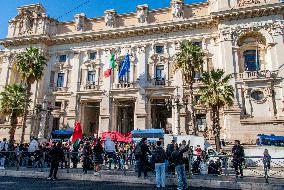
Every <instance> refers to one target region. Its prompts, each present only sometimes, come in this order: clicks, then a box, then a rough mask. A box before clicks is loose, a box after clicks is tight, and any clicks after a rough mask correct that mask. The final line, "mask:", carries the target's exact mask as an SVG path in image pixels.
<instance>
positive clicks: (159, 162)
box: [152, 141, 167, 188]
mask: <svg viewBox="0 0 284 190" xmlns="http://www.w3.org/2000/svg"><path fill="white" fill-rule="evenodd" d="M161 145H162V142H161V141H158V142H157V147H156V149H155V150H154V151H153V155H152V159H153V162H154V163H155V171H156V186H157V188H160V187H165V186H166V182H165V181H166V176H165V172H166V171H165V161H166V158H167V156H166V152H165V150H164V149H163V147H162V146H161Z"/></svg>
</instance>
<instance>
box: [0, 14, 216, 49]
mask: <svg viewBox="0 0 284 190" xmlns="http://www.w3.org/2000/svg"><path fill="white" fill-rule="evenodd" d="M215 24H216V23H215V22H214V21H213V20H211V19H210V16H207V17H203V18H194V19H187V20H179V21H169V22H164V23H158V24H149V25H147V26H134V27H133V26H130V27H124V28H113V29H110V30H107V31H98V32H84V33H80V34H67V35H57V36H47V35H32V36H25V37H13V38H6V39H3V40H0V45H3V46H5V47H7V46H17V45H28V44H37V43H44V44H46V45H60V44H70V43H79V42H88V41H98V40H109V39H118V38H126V37H134V36H141V35H152V34H160V33H169V32H179V31H185V30H192V29H199V28H211V27H213V26H215Z"/></svg>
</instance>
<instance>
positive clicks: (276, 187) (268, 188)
mask: <svg viewBox="0 0 284 190" xmlns="http://www.w3.org/2000/svg"><path fill="white" fill-rule="evenodd" d="M0 176H11V177H29V178H47V177H48V172H38V171H32V172H29V171H13V170H1V171H0ZM58 178H59V179H67V180H68V179H69V180H86V181H105V182H114V181H116V182H122V183H132V184H149V185H151V184H152V185H154V184H155V177H152V178H150V179H143V178H137V177H136V176H124V175H103V176H94V175H92V174H86V175H82V174H74V173H73V174H72V173H65V172H62V171H60V170H59V171H58ZM176 184H177V179H176V177H168V178H167V185H176ZM189 184H190V186H192V187H203V188H204V187H205V188H206V187H208V188H224V189H242V190H283V189H284V184H275V183H274V184H266V183H253V182H241V181H233V180H222V181H221V180H216V179H196V178H195V179H190V180H189Z"/></svg>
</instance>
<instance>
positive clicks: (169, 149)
mask: <svg viewBox="0 0 284 190" xmlns="http://www.w3.org/2000/svg"><path fill="white" fill-rule="evenodd" d="M174 144H175V140H172V142H171V144H168V145H167V150H166V154H167V157H168V160H169V167H168V171H169V172H170V173H172V174H174V173H175V165H174V163H173V159H172V153H173V151H174Z"/></svg>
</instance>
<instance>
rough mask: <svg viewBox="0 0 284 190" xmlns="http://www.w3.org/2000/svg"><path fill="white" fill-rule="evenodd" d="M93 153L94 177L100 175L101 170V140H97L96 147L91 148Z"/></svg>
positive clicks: (102, 150) (102, 151)
mask: <svg viewBox="0 0 284 190" xmlns="http://www.w3.org/2000/svg"><path fill="white" fill-rule="evenodd" d="M93 153H94V161H95V172H94V175H96V176H97V175H100V174H99V171H100V169H101V164H103V161H104V160H103V153H104V149H103V146H102V142H101V139H98V141H97V143H96V145H95V146H94V148H93Z"/></svg>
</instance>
